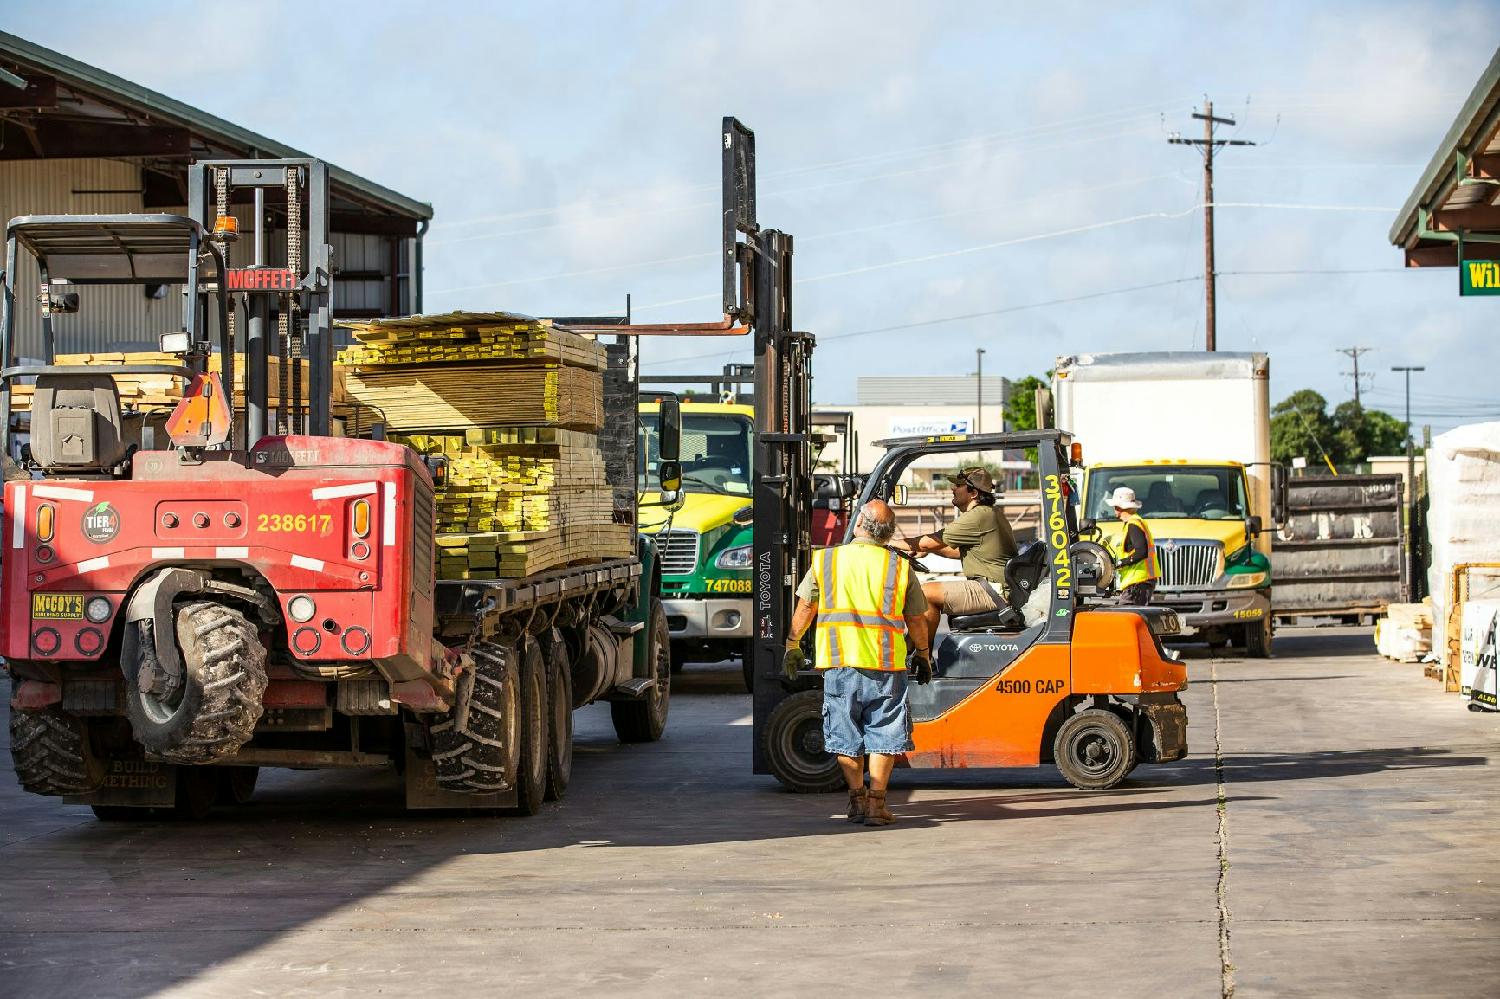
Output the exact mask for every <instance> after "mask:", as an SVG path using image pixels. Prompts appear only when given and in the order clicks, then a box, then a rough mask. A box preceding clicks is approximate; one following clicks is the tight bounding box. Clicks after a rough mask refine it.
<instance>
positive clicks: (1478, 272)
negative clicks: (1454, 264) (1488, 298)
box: [1458, 260, 1500, 295]
mask: <svg viewBox="0 0 1500 999" xmlns="http://www.w3.org/2000/svg"><path fill="white" fill-rule="evenodd" d="M1458 293H1459V294H1460V295H1500V260H1460V261H1459V262H1458Z"/></svg>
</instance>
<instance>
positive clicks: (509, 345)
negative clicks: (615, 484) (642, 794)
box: [339, 313, 633, 579]
mask: <svg viewBox="0 0 1500 999" xmlns="http://www.w3.org/2000/svg"><path fill="white" fill-rule="evenodd" d="M349 328H350V329H352V330H353V331H354V336H355V338H356V340H357V341H358V342H357V343H355V344H354V345H353V346H351V347H349V348H348V349H346V350H345V351H343V352H342V353H341V354H340V357H339V361H340V363H341V365H342V366H343V368H344V371H345V376H346V381H345V384H346V387H347V391H348V395H349V399H350V401H351V402H355V403H359V404H362V405H365V406H369V407H371V408H374V409H377V410H379V411H380V413H381V415H382V416H383V417H384V420H385V423H386V426H387V428H388V430H389V431H390V439H391V440H394V441H397V442H399V443H402V444H406V445H407V446H408V447H411V448H412V449H413V450H415V451H417V452H419V453H422V454H430V455H442V456H444V457H446V458H447V459H448V477H447V480H446V481H445V483H444V484H443V485H442V486H441V487H440V488H439V490H438V495H437V531H438V575H439V577H440V578H443V579H494V578H515V577H520V576H528V575H531V574H533V573H536V572H541V571H544V570H546V569H552V568H556V567H558V566H563V565H570V564H574V563H578V562H585V561H594V560H598V559H602V558H620V557H624V556H628V555H630V554H631V553H632V550H633V549H632V544H633V539H632V530H631V527H630V526H629V525H628V524H616V523H614V502H613V498H612V494H611V491H610V487H609V483H608V479H607V477H606V475H605V468H604V459H603V457H602V456H601V455H600V452H599V447H598V437H597V435H596V431H597V430H598V429H599V428H600V427H601V426H602V425H603V422H604V379H603V375H602V372H603V370H604V367H605V352H604V348H603V347H601V346H600V345H599V344H597V343H595V342H594V341H593V340H590V339H588V338H586V337H582V336H578V335H577V334H574V333H569V332H567V331H564V330H558V329H553V328H552V327H551V326H550V325H548V324H547V323H544V322H540V321H538V320H535V319H530V318H528V317H525V316H517V315H514V314H511V313H449V314H446V315H441V316H411V317H405V318H401V319H384V320H373V321H370V322H365V323H355V324H349Z"/></svg>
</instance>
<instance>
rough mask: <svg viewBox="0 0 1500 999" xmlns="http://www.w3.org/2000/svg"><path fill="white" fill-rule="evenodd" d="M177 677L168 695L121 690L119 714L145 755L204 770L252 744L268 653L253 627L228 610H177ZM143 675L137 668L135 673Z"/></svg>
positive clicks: (130, 686)
mask: <svg viewBox="0 0 1500 999" xmlns="http://www.w3.org/2000/svg"><path fill="white" fill-rule="evenodd" d="M176 624H177V636H176V641H177V647H178V649H179V651H180V653H181V657H182V677H181V680H180V682H179V683H178V684H177V686H176V689H175V690H173V691H171V692H170V693H157V692H148V691H144V690H142V689H141V684H140V683H139V682H133V681H132V680H130V679H128V678H127V680H126V683H125V713H126V714H127V715H128V716H129V718H130V727H131V730H132V731H133V732H134V734H135V739H136V741H137V742H139V743H140V744H141V745H142V746H143V747H144V748H145V750H146V752H148V753H151V754H154V755H156V756H160V757H161V758H163V759H165V760H170V761H171V762H173V763H210V762H212V761H214V760H219V759H223V758H224V757H226V756H232V755H234V754H235V753H236V752H238V751H239V748H240V747H241V746H243V745H244V744H245V743H247V742H249V741H250V737H251V736H252V735H253V734H254V733H255V723H256V722H257V721H259V720H260V715H261V710H262V708H261V696H262V695H263V694H264V693H265V691H266V648H265V646H264V645H262V644H261V641H260V636H259V634H257V633H256V630H255V626H254V625H253V624H251V623H250V621H249V619H247V618H246V617H245V615H244V614H243V613H241V612H240V611H239V610H237V609H236V608H234V607H230V606H228V605H226V604H221V603H215V602H213V601H208V600H195V601H192V602H190V603H185V604H182V605H181V606H179V607H178V608H177V609H176ZM138 668H142V667H138Z"/></svg>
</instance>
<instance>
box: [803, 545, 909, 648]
mask: <svg viewBox="0 0 1500 999" xmlns="http://www.w3.org/2000/svg"><path fill="white" fill-rule="evenodd" d="M910 578H911V566H910V564H908V563H907V561H906V560H905V559H904V558H902V557H901V556H900V555H897V554H896V553H895V552H892V551H890V550H889V549H887V548H884V547H882V546H880V545H866V544H847V545H841V546H839V547H837V548H825V549H823V550H822V551H821V552H819V553H818V554H817V557H816V559H815V560H814V562H813V579H814V580H815V581H816V582H817V584H818V631H817V638H816V649H815V654H816V664H817V667H818V668H819V669H831V668H833V667H836V666H852V667H854V668H856V669H879V670H904V669H906V637H905V630H906V621H905V619H904V618H903V616H902V614H901V610H902V608H903V607H904V606H905V604H906V587H907V585H908V583H909V581H910Z"/></svg>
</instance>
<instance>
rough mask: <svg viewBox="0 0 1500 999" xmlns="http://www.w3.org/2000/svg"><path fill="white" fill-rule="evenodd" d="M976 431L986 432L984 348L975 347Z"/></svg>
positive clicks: (978, 432)
mask: <svg viewBox="0 0 1500 999" xmlns="http://www.w3.org/2000/svg"><path fill="white" fill-rule="evenodd" d="M974 366H975V367H976V368H977V369H978V370H977V371H976V372H975V374H974V406H975V409H974V432H975V433H976V434H982V433H984V348H983V347H975V348H974Z"/></svg>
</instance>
